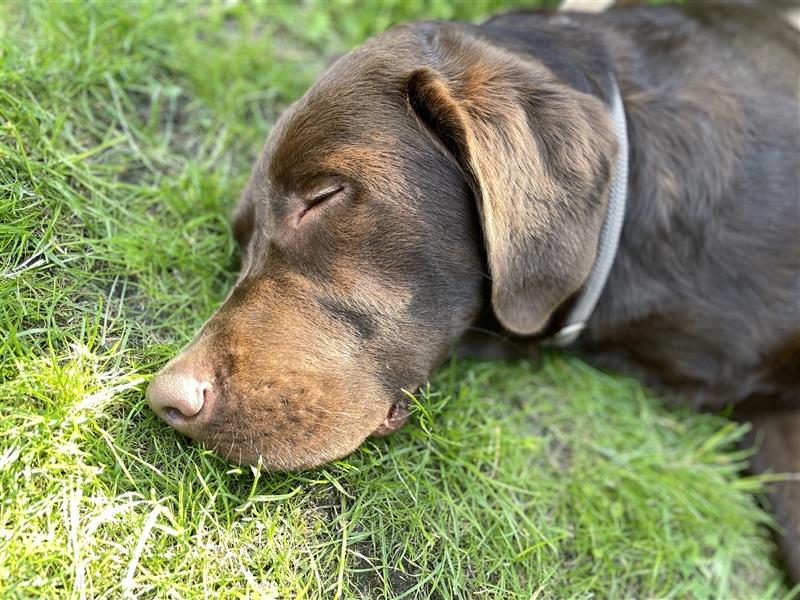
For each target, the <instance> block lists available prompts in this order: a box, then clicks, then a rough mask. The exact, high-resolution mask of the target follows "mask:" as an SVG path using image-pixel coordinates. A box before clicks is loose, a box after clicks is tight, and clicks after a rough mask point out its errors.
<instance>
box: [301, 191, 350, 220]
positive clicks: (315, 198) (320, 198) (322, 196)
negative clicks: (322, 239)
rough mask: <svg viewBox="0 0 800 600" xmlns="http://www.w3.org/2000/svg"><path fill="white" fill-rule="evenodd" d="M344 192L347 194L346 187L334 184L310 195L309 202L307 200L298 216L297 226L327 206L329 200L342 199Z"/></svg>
mask: <svg viewBox="0 0 800 600" xmlns="http://www.w3.org/2000/svg"><path fill="white" fill-rule="evenodd" d="M344 192H345V187H344V186H343V185H341V184H333V185H330V186H327V187H324V188H321V189H319V190H317V191H315V192H314V193H312V194H310V195H309V197H308V200H306V202H305V206H304V207H303V208H302V209H301V210H300V212H299V213H298V214H297V220H296V221H295V225H299V224H300V221H302V220H303V219H304V218H305V217H306V216H307V215H308V214H309V213H311V212H315V211H316V210H318V209H319V208H320V207H321V206H322V205H323V204H325V203H326V202H328V201H329V200H333V199H335V198H338V197H340V196H341V195H342V194H343V193H344Z"/></svg>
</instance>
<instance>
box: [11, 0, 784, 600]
mask: <svg viewBox="0 0 800 600" xmlns="http://www.w3.org/2000/svg"><path fill="white" fill-rule="evenodd" d="M508 4H509V3H508V2H501V1H492V0H460V1H458V2H453V3H449V4H445V3H436V2H401V1H400V0H386V1H381V2H372V3H356V2H342V3H335V4H334V3H312V2H304V3H288V4H284V3H254V4H245V3H239V2H228V3H224V4H223V3H217V4H213V5H208V4H196V3H187V4H177V3H170V2H163V3H162V2H158V3H156V2H142V3H136V4H131V3H126V4H123V3H117V2H96V3H69V2H65V3H48V4H45V3H35V2H26V3H15V2H10V1H8V0H7V1H6V2H4V3H2V4H0V11H2V12H0V19H1V22H0V26H1V27H2V30H1V31H0V35H1V36H2V39H1V45H0V52H2V54H1V55H0V595H2V596H3V597H9V598H28V597H31V598H32V597H36V598H62V597H74V598H83V597H89V598H91V597H120V596H127V597H160V598H161V597H169V598H177V597H187V598H189V597H203V596H215V597H216V596H219V597H226V598H236V597H265V598H288V597H295V598H334V597H342V598H360V597H363V598H381V597H385V598H396V597H408V598H427V597H433V598H451V597H452V598H458V597H461V598H525V599H528V598H555V597H558V598H567V597H571V598H589V597H623V596H636V597H675V598H686V597H694V598H756V597H759V598H760V597H772V598H779V597H781V596H782V595H786V594H788V592H787V590H786V589H785V588H784V587H783V584H782V583H781V575H780V572H779V571H778V570H777V569H776V568H775V567H774V565H773V563H772V559H773V549H772V546H771V543H770V542H769V539H768V535H767V529H766V526H767V524H768V523H769V517H768V516H767V515H766V513H764V512H763V511H762V510H761V509H760V508H759V507H758V503H757V501H756V498H757V496H758V495H759V494H761V491H762V488H761V485H762V483H763V482H762V481H760V480H757V479H753V478H741V477H740V476H739V475H738V471H739V469H740V467H741V466H742V464H743V461H744V460H745V459H746V457H745V456H744V455H742V454H741V453H738V452H737V451H736V450H735V442H736V440H737V439H738V438H739V437H740V436H741V435H742V430H741V429H740V428H738V427H737V426H735V425H734V424H732V423H730V422H728V421H726V420H725V419H724V418H721V417H717V416H710V415H694V414H689V413H686V412H683V411H667V410H666V409H665V408H663V407H662V406H661V403H660V401H659V400H658V399H657V398H654V397H653V396H652V395H650V394H648V393H646V392H645V391H644V390H642V389H641V388H640V387H638V386H637V385H636V384H635V383H633V382H631V381H628V380H626V379H622V378H618V377H613V376H610V375H606V374H603V373H599V372H596V371H594V370H592V369H590V368H589V367H587V366H586V365H584V364H582V363H580V362H579V361H577V360H575V359H572V358H569V357H568V356H565V355H558V354H551V355H547V356H545V358H544V361H543V364H542V365H538V366H533V365H530V364H527V363H515V364H501V363H490V364H478V363H455V362H453V363H450V364H449V365H447V366H445V367H444V368H443V369H442V370H441V371H440V372H439V373H438V374H437V375H436V377H435V378H434V380H433V382H432V383H431V385H430V388H429V389H427V390H426V391H424V392H422V393H420V394H419V395H418V397H417V399H416V404H417V413H416V419H415V420H414V422H412V423H411V424H410V425H408V426H407V427H406V428H405V429H404V430H403V431H402V432H400V433H399V434H397V435H394V436H391V437H390V438H388V439H382V440H374V441H369V442H368V443H367V444H366V445H365V446H364V447H363V448H362V449H361V450H360V451H358V452H356V453H355V454H354V455H353V456H351V457H349V458H348V459H346V460H342V461H338V462H336V463H333V464H330V465H328V466H326V467H323V468H319V469H316V470H314V471H309V472H304V473H298V474H289V475H286V474H265V473H259V472H256V471H253V470H251V469H243V468H232V467H231V466H230V465H227V464H225V463H224V462H222V461H220V460H219V459H217V458H215V457H214V456H213V455H211V454H209V453H208V452H207V451H205V450H203V449H202V448H199V447H197V446H194V445H192V444H190V443H188V442H187V441H186V440H185V439H183V438H181V437H180V436H178V435H177V434H175V433H173V432H172V431H170V430H169V429H168V428H166V426H164V425H162V424H161V423H160V422H159V421H158V420H157V419H156V418H155V417H154V415H153V414H152V413H151V412H150V411H149V410H148V409H147V407H146V405H145V403H144V400H143V392H144V388H145V386H146V382H147V380H148V379H149V377H150V376H151V375H152V374H153V373H154V372H155V371H156V370H157V369H158V368H159V366H160V365H161V364H163V363H164V362H165V361H166V360H167V359H168V358H169V357H170V356H171V355H172V354H173V353H174V352H175V351H176V350H177V349H179V348H180V346H181V345H182V344H184V343H185V342H186V341H187V340H188V339H189V338H190V337H191V335H192V334H193V332H194V331H195V330H196V328H197V327H198V326H199V324H201V323H202V322H203V320H204V319H205V318H207V317H208V316H209V315H210V314H211V313H212V311H213V310H214V307H215V305H216V304H217V303H219V302H220V300H221V299H222V298H223V296H224V294H225V292H226V290H227V288H228V287H229V286H230V285H231V283H232V281H233V280H234V278H235V269H236V256H235V251H234V247H233V243H232V241H231V237H230V234H229V231H228V225H227V214H228V213H229V211H230V209H231V207H232V206H233V204H234V203H235V201H236V198H237V195H238V193H239V191H240V190H241V189H242V186H243V184H244V181H245V178H246V176H247V173H248V170H249V166H250V163H251V161H252V160H253V158H254V157H255V155H256V153H257V152H258V149H259V147H260V145H261V143H262V141H263V138H264V136H265V135H266V133H267V132H268V131H269V129H270V126H271V124H272V123H273V122H274V120H275V118H276V115H277V114H279V113H280V111H281V110H283V109H284V108H285V107H286V106H287V105H288V104H289V103H290V102H291V101H292V100H293V99H295V98H297V97H298V96H299V95H300V94H302V92H303V91H304V89H305V88H306V87H307V86H308V85H309V83H310V82H311V81H313V78H314V77H315V76H316V75H317V74H318V73H319V72H320V71H321V70H322V69H323V68H324V66H325V64H326V61H328V60H330V58H331V57H332V56H335V55H336V54H337V53H340V52H343V51H345V50H346V49H348V48H350V47H352V46H353V45H355V44H357V43H358V42H360V41H361V40H363V39H365V38H366V37H367V36H368V35H370V34H372V33H374V32H377V31H379V30H381V29H383V28H385V27H386V26H388V25H389V24H390V23H392V22H395V21H402V20H406V19H412V18H423V17H437V18H451V17H458V18H464V19H475V18H477V17H479V16H480V15H482V14H485V13H488V12H491V11H492V10H494V9H496V8H499V7H501V5H502V6H507V5H508Z"/></svg>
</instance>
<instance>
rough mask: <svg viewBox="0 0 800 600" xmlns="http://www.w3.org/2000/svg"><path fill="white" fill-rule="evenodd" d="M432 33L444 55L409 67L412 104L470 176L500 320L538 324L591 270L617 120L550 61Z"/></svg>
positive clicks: (526, 327)
mask: <svg viewBox="0 0 800 600" xmlns="http://www.w3.org/2000/svg"><path fill="white" fill-rule="evenodd" d="M432 43H433V44H434V45H435V50H434V52H433V54H435V55H436V56H439V57H441V60H440V61H439V62H438V63H436V64H435V66H431V67H422V68H419V69H417V70H415V71H413V72H412V73H411V74H410V75H409V77H408V80H407V95H408V102H409V105H410V107H411V109H412V110H413V111H414V113H415V114H416V116H417V117H418V118H419V119H420V120H421V121H422V122H423V123H424V124H425V125H426V126H427V127H428V128H429V129H430V131H431V132H432V133H433V134H434V136H435V137H436V138H437V139H438V140H439V141H440V142H441V144H442V145H443V146H444V147H445V148H446V149H447V150H448V151H449V152H450V153H451V154H452V155H453V156H454V157H455V159H456V161H457V162H458V164H459V165H460V167H461V169H462V170H463V172H464V174H465V175H466V177H467V179H468V181H469V182H470V185H471V186H472V189H473V193H474V195H475V198H476V201H477V202H478V211H479V214H480V218H481V222H482V228H483V236H484V244H485V247H486V252H487V255H488V265H489V271H490V274H491V277H492V307H493V309H494V312H495V314H496V316H497V318H498V320H499V321H500V323H502V324H503V326H504V327H506V328H507V329H509V330H510V331H512V332H515V333H518V334H533V333H536V332H538V331H540V330H542V329H543V328H544V327H545V325H546V324H547V322H548V320H549V318H550V316H551V315H552V313H553V312H554V311H555V309H556V308H557V307H558V306H559V305H560V304H561V303H562V302H564V301H565V300H566V299H567V298H569V297H570V296H571V295H572V294H574V293H575V292H576V291H578V290H579V289H580V287H581V285H582V284H583V282H584V281H585V280H586V278H587V276H588V274H589V271H590V270H591V266H592V263H593V261H594V258H595V253H596V249H597V242H598V237H599V233H600V229H601V226H602V222H603V218H604V215H605V207H606V204H607V199H608V198H607V197H608V187H609V181H610V175H611V164H612V162H613V158H614V156H615V153H616V145H617V144H616V140H615V139H614V135H613V130H612V126H611V122H610V119H609V117H608V114H607V112H606V109H605V108H604V105H603V103H602V102H601V101H600V100H599V99H597V98H595V97H593V96H590V95H588V94H584V93H582V92H578V91H576V90H574V89H572V88H569V87H567V86H566V85H564V84H562V83H560V82H558V80H557V79H556V78H555V77H554V76H553V75H552V73H550V72H549V71H548V70H547V69H546V68H545V67H544V66H542V65H539V64H537V63H534V62H527V61H523V60H522V59H520V58H519V57H517V56H516V55H512V54H510V53H507V52H505V51H503V50H500V49H498V48H495V47H493V46H490V45H488V44H487V43H485V42H483V41H479V40H476V39H473V38H468V37H466V36H465V35H464V34H462V33H458V32H446V33H444V34H439V35H438V36H437V38H436V39H435V40H434V41H433V42H432Z"/></svg>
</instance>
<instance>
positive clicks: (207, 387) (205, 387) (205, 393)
mask: <svg viewBox="0 0 800 600" xmlns="http://www.w3.org/2000/svg"><path fill="white" fill-rule="evenodd" d="M210 395H211V384H210V383H208V382H207V381H204V382H203V383H201V384H200V410H202V409H203V406H205V405H206V403H207V402H208V397H209V396H210ZM197 412H200V411H197Z"/></svg>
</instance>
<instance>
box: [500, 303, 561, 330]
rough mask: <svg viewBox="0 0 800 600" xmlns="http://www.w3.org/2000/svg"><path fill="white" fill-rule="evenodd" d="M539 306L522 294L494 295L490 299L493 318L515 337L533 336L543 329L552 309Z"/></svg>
mask: <svg viewBox="0 0 800 600" xmlns="http://www.w3.org/2000/svg"><path fill="white" fill-rule="evenodd" d="M541 304H542V303H541V302H537V301H536V300H535V299H532V298H530V295H529V294H524V293H523V294H516V293H515V294H494V295H493V297H492V308H493V310H494V314H495V317H497V320H498V321H499V322H500V324H501V325H502V326H503V327H504V328H505V329H507V330H508V331H510V332H512V333H514V334H516V335H535V334H537V333H540V332H541V331H542V330H543V329H544V328H545V326H546V325H547V322H548V321H549V320H550V316H551V315H552V314H553V310H554V309H553V308H551V307H545V306H541Z"/></svg>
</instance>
